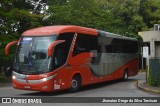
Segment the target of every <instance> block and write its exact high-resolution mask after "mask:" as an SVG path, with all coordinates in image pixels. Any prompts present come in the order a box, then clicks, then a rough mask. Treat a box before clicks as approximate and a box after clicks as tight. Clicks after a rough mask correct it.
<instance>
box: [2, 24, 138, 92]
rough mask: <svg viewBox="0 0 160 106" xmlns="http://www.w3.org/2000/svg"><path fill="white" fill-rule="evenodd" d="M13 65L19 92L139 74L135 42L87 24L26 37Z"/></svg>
mask: <svg viewBox="0 0 160 106" xmlns="http://www.w3.org/2000/svg"><path fill="white" fill-rule="evenodd" d="M14 44H16V45H17V49H16V53H15V57H14V62H13V67H12V70H13V72H12V86H13V87H14V88H16V89H22V90H33V91H41V92H54V91H58V90H64V89H69V90H70V91H71V92H76V91H78V90H79V88H80V87H81V86H84V85H88V84H94V83H100V82H104V81H110V80H116V79H124V80H126V79H127V78H128V77H129V76H134V75H137V73H138V66H139V57H138V56H139V55H138V41H137V40H136V39H135V38H129V37H124V36H120V35H117V34H113V33H109V32H105V31H101V30H96V29H91V28H85V27H81V26H73V25H66V26H45V27H40V28H34V29H30V30H27V31H25V32H24V33H22V36H21V37H20V39H19V40H18V41H13V42H10V43H9V44H7V46H6V48H5V53H6V55H8V53H9V48H10V46H12V45H14Z"/></svg>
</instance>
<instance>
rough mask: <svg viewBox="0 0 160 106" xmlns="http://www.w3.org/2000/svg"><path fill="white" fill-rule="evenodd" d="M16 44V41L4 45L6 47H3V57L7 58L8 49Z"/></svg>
mask: <svg viewBox="0 0 160 106" xmlns="http://www.w3.org/2000/svg"><path fill="white" fill-rule="evenodd" d="M17 43H18V41H13V42H10V43H8V44H7V45H6V47H5V55H6V56H8V53H9V48H10V47H11V46H12V45H15V44H17Z"/></svg>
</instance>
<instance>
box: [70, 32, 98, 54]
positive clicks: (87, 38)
mask: <svg viewBox="0 0 160 106" xmlns="http://www.w3.org/2000/svg"><path fill="white" fill-rule="evenodd" d="M97 44H98V39H97V37H96V36H92V35H87V34H78V36H77V40H76V44H75V47H74V51H73V56H76V55H78V54H80V53H83V52H91V51H97Z"/></svg>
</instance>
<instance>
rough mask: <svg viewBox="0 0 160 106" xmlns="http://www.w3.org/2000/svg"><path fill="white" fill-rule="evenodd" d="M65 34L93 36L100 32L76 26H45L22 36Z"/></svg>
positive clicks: (28, 31)
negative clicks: (76, 33) (73, 33)
mask: <svg viewBox="0 0 160 106" xmlns="http://www.w3.org/2000/svg"><path fill="white" fill-rule="evenodd" d="M65 32H78V33H85V34H91V35H98V32H97V30H95V29H91V28H85V27H81V26H74V25H64V26H61V25H59V26H44V27H39V28H34V29H30V30H27V31H25V32H24V33H22V36H47V35H54V34H60V33H65Z"/></svg>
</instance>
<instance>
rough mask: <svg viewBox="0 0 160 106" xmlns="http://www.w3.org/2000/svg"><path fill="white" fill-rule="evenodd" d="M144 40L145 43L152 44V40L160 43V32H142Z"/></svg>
mask: <svg viewBox="0 0 160 106" xmlns="http://www.w3.org/2000/svg"><path fill="white" fill-rule="evenodd" d="M140 35H141V36H142V38H143V42H150V41H151V40H152V39H154V41H160V31H144V32H140Z"/></svg>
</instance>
